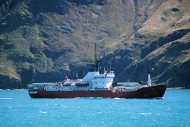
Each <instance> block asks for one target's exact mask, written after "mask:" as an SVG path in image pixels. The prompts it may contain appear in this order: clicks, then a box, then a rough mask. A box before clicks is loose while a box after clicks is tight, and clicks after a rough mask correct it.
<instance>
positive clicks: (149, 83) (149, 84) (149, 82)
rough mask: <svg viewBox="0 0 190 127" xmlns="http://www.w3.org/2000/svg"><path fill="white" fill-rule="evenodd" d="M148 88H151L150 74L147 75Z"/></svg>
mask: <svg viewBox="0 0 190 127" xmlns="http://www.w3.org/2000/svg"><path fill="white" fill-rule="evenodd" d="M148 86H151V79H150V74H148Z"/></svg>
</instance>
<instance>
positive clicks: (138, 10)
mask: <svg viewBox="0 0 190 127" xmlns="http://www.w3.org/2000/svg"><path fill="white" fill-rule="evenodd" d="M189 8H190V1H189V0H167V1H164V0H130V1H128V0H126V1H125V0H40V1H39V0H2V1H1V2H0V88H27V85H26V84H29V83H31V82H55V81H61V80H63V79H64V77H65V75H67V76H68V77H69V78H76V74H77V73H78V75H79V78H82V77H83V76H84V75H85V74H86V72H87V71H88V70H89V69H92V68H94V67H93V64H94V57H93V56H94V51H93V49H94V42H97V44H98V46H99V47H98V52H99V56H100V57H102V61H101V63H100V67H101V69H100V71H101V72H102V70H103V69H102V68H106V69H107V70H109V68H110V65H111V69H112V70H113V71H115V73H116V78H115V81H141V80H142V81H146V80H147V70H148V69H150V68H154V72H153V73H152V79H153V83H156V84H159V83H168V84H169V86H170V87H173V86H184V87H188V88H189V87H190V86H189V85H190V84H189V82H188V77H190V9H189ZM108 61H109V62H110V63H111V64H110V63H109V62H108Z"/></svg>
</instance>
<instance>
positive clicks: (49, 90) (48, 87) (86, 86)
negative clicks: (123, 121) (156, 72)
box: [28, 48, 167, 98]
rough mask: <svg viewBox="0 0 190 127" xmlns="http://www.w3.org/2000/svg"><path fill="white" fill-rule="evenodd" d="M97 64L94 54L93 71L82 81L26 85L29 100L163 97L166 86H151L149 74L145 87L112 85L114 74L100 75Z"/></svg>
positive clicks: (135, 84) (134, 83) (122, 84)
mask: <svg viewBox="0 0 190 127" xmlns="http://www.w3.org/2000/svg"><path fill="white" fill-rule="evenodd" d="M95 49H96V48H95ZM95 51H96V50H95ZM98 62H99V61H98V60H97V57H96V52H95V71H93V72H88V73H87V75H86V76H85V77H84V78H83V79H77V80H71V79H68V78H66V79H65V81H62V82H57V83H32V84H29V85H28V94H29V96H30V97H31V98H75V97H103V98H157V97H163V96H164V93H165V91H166V88H167V85H166V84H163V85H151V79H150V73H149V74H148V84H147V85H144V84H141V83H138V82H124V83H123V82H118V83H114V82H113V81H114V77H115V74H114V72H113V71H110V72H109V73H107V71H105V72H104V73H103V74H100V73H99V71H98ZM110 70H111V69H110Z"/></svg>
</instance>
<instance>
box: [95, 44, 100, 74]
mask: <svg viewBox="0 0 190 127" xmlns="http://www.w3.org/2000/svg"><path fill="white" fill-rule="evenodd" d="M94 57H95V72H97V71H98V63H99V62H100V60H98V58H97V52H96V42H94Z"/></svg>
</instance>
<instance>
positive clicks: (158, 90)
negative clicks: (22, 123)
mask: <svg viewBox="0 0 190 127" xmlns="http://www.w3.org/2000/svg"><path fill="white" fill-rule="evenodd" d="M166 88H167V85H157V86H150V87H144V88H140V89H138V90H136V91H131V92H112V91H111V90H89V91H36V92H34V91H29V95H30V97H31V98H76V97H103V98H156V97H163V96H164V93H165V91H166Z"/></svg>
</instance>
